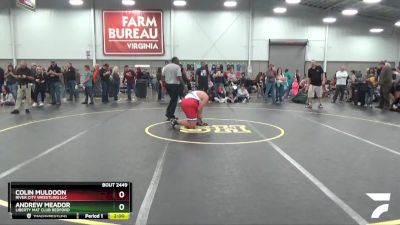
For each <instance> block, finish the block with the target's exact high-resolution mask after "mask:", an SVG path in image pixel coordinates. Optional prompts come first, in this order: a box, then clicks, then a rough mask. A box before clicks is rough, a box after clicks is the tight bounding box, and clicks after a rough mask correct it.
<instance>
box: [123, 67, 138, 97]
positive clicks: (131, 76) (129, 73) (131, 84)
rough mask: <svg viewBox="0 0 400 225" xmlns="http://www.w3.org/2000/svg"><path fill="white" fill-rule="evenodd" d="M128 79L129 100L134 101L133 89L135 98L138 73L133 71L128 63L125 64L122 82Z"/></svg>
mask: <svg viewBox="0 0 400 225" xmlns="http://www.w3.org/2000/svg"><path fill="white" fill-rule="evenodd" d="M125 81H126V92H127V95H128V99H127V101H132V90H133V93H134V95H133V98H134V99H135V93H136V87H135V84H136V73H135V71H133V70H132V69H131V68H130V67H129V66H128V65H126V66H124V78H123V79H122V83H125Z"/></svg>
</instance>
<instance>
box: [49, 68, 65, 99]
mask: <svg viewBox="0 0 400 225" xmlns="http://www.w3.org/2000/svg"><path fill="white" fill-rule="evenodd" d="M47 76H48V81H49V88H50V95H51V104H52V105H55V104H57V105H60V104H61V88H62V87H61V86H62V84H61V79H62V72H61V68H60V67H58V66H57V64H56V63H55V62H54V61H51V64H50V67H49V68H48V69H47Z"/></svg>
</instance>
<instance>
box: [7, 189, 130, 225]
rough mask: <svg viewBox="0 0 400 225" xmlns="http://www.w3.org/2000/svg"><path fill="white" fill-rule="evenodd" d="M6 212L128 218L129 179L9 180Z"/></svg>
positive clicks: (52, 216)
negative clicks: (110, 180) (123, 180)
mask: <svg viewBox="0 0 400 225" xmlns="http://www.w3.org/2000/svg"><path fill="white" fill-rule="evenodd" d="M8 198H9V199H8V202H9V203H8V204H9V205H8V211H9V212H10V213H11V218H13V219H111V220H127V219H129V216H130V213H131V212H132V183H131V182H10V183H8Z"/></svg>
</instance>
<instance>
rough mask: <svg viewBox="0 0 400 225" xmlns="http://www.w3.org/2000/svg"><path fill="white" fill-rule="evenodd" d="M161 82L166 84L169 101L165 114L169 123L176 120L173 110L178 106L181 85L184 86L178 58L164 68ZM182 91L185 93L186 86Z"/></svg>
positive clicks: (174, 58)
mask: <svg viewBox="0 0 400 225" xmlns="http://www.w3.org/2000/svg"><path fill="white" fill-rule="evenodd" d="M162 80H163V82H165V84H166V88H167V93H168V95H169V97H170V99H171V100H170V101H169V104H168V108H167V111H166V114H165V116H166V117H167V121H170V120H171V119H176V117H175V109H176V105H177V104H178V97H179V94H180V92H181V91H182V88H181V87H182V86H181V84H184V82H183V79H182V72H181V67H180V66H179V59H178V57H173V58H172V60H171V63H169V64H167V65H166V66H164V68H163V70H162ZM184 89H185V90H184V91H185V92H186V86H184Z"/></svg>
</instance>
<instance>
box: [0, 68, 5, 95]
mask: <svg viewBox="0 0 400 225" xmlns="http://www.w3.org/2000/svg"><path fill="white" fill-rule="evenodd" d="M4 81H5V76H4V69H3V68H1V67H0V90H3V85H4Z"/></svg>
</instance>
